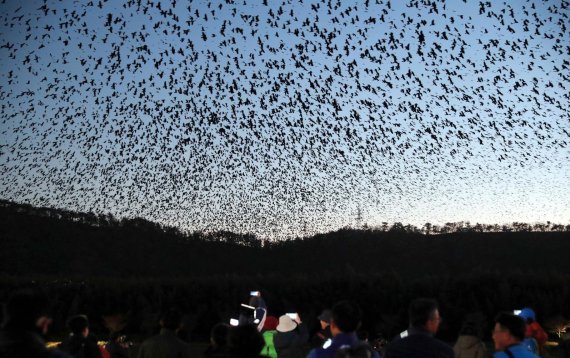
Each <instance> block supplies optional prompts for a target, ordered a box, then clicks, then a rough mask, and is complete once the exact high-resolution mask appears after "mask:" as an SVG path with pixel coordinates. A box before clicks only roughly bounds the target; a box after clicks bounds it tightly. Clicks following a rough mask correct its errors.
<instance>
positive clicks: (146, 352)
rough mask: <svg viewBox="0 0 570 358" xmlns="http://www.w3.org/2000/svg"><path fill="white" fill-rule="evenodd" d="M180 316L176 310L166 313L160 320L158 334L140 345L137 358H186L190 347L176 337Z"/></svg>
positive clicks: (180, 320) (188, 355)
mask: <svg viewBox="0 0 570 358" xmlns="http://www.w3.org/2000/svg"><path fill="white" fill-rule="evenodd" d="M181 322H182V315H181V314H180V312H178V311H177V310H173V309H171V310H168V311H166V312H165V313H164V314H163V315H162V317H161V319H160V327H161V329H160V334H158V335H156V336H154V337H151V338H149V339H147V340H146V341H144V342H143V343H142V344H141V347H140V349H139V354H138V358H186V357H190V347H189V346H188V345H187V344H186V343H184V342H183V341H182V340H181V339H180V338H178V337H177V336H176V330H177V329H179V328H180V325H181Z"/></svg>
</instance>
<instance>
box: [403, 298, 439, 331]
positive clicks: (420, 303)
mask: <svg viewBox="0 0 570 358" xmlns="http://www.w3.org/2000/svg"><path fill="white" fill-rule="evenodd" d="M437 309H439V305H438V304H437V301H436V300H434V299H431V298H416V299H415V300H413V301H412V302H411V303H410V306H409V308H408V314H409V316H410V326H412V327H423V326H425V324H426V323H427V321H429V320H430V319H431V318H432V316H433V313H434V312H435V310H437Z"/></svg>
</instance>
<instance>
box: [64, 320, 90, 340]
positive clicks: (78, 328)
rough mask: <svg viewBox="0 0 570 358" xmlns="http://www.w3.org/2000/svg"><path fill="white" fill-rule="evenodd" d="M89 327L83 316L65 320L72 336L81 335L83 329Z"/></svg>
mask: <svg viewBox="0 0 570 358" xmlns="http://www.w3.org/2000/svg"><path fill="white" fill-rule="evenodd" d="M87 327H89V320H88V319H87V316H85V315H77V316H73V317H71V318H69V319H68V320H67V328H69V330H70V331H71V333H73V334H77V335H79V334H81V333H83V331H84V330H85V328H87Z"/></svg>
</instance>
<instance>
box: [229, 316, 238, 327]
mask: <svg viewBox="0 0 570 358" xmlns="http://www.w3.org/2000/svg"><path fill="white" fill-rule="evenodd" d="M238 324H239V321H238V320H237V319H235V318H232V319H230V326H234V327H237V325H238Z"/></svg>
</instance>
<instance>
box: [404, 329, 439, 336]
mask: <svg viewBox="0 0 570 358" xmlns="http://www.w3.org/2000/svg"><path fill="white" fill-rule="evenodd" d="M414 334H421V335H424V336H430V337H433V333H431V332H429V331H428V330H427V329H425V328H423V327H410V328H408V335H409V336H411V335H414Z"/></svg>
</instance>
